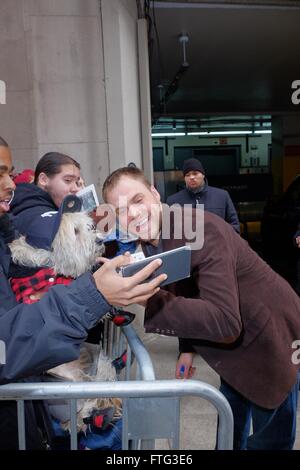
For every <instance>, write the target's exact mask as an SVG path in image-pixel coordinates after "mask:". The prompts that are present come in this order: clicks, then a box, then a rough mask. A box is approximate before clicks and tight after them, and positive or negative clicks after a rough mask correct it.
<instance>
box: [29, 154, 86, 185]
mask: <svg viewBox="0 0 300 470" xmlns="http://www.w3.org/2000/svg"><path fill="white" fill-rule="evenodd" d="M63 165H75V166H76V167H77V168H78V169H79V170H80V165H79V163H78V162H77V161H76V160H74V158H72V157H69V155H65V154H63V153H59V152H48V153H46V154H45V155H44V156H43V157H42V158H41V159H40V160H39V162H38V164H37V166H36V168H35V171H34V184H37V182H38V179H39V176H40V174H41V173H45V175H47V176H48V178H51V176H55V175H57V174H58V173H60V171H61V167H62V166H63Z"/></svg>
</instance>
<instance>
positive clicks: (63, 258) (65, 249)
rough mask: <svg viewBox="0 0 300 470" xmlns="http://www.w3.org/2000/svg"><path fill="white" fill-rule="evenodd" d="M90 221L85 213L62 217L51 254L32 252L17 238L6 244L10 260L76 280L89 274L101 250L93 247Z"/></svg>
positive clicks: (99, 245)
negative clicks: (8, 248) (50, 269)
mask: <svg viewBox="0 0 300 470" xmlns="http://www.w3.org/2000/svg"><path fill="white" fill-rule="evenodd" d="M96 239H97V233H96V231H95V229H94V228H93V221H92V219H91V218H90V217H89V216H88V215H87V214H85V213H82V212H76V213H67V214H63V216H62V220H61V223H60V226H59V230H58V232H57V234H56V236H55V239H54V241H53V243H52V250H51V251H47V250H43V249H40V248H34V247H32V246H31V245H29V244H28V243H27V242H26V238H25V237H20V238H18V239H16V240H14V241H13V242H12V243H10V244H9V246H10V250H11V254H12V260H13V262H14V263H15V264H18V265H19V266H24V267H30V268H35V267H48V268H53V269H54V271H55V272H56V273H57V274H61V275H63V276H66V277H73V278H77V277H78V276H80V275H81V274H83V273H85V272H87V271H89V270H90V269H91V268H92V267H93V265H94V264H95V259H96V257H97V256H101V254H102V252H103V248H102V245H101V244H97V243H96Z"/></svg>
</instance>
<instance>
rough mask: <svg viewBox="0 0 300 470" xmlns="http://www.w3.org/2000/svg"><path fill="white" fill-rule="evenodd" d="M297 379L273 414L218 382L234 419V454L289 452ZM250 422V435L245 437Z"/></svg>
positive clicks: (295, 405)
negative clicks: (235, 452) (259, 451)
mask: <svg viewBox="0 0 300 470" xmlns="http://www.w3.org/2000/svg"><path fill="white" fill-rule="evenodd" d="M298 382H299V377H298V381H297V383H296V384H295V385H294V387H293V388H292V390H291V391H290V393H289V395H288V397H287V398H286V400H285V401H284V402H283V403H282V404H281V405H280V406H279V407H278V408H275V409H274V410H269V409H266V408H262V407H260V406H257V405H255V404H254V403H252V402H251V401H249V400H247V399H246V398H245V397H243V396H242V395H241V394H240V393H238V392H237V391H236V390H234V389H233V388H232V387H231V386H230V385H228V384H227V383H226V382H225V381H224V380H222V379H221V387H220V392H221V393H223V395H225V397H226V398H227V400H228V401H229V404H230V406H231V409H232V413H233V418H234V442H233V448H234V450H245V449H247V450H291V449H292V448H293V446H294V442H295V436H296V419H297V402H298V388H299V383H298ZM251 418H252V425H253V434H252V435H251V436H249V432H250V424H251Z"/></svg>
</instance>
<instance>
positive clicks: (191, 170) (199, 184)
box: [167, 158, 240, 233]
mask: <svg viewBox="0 0 300 470" xmlns="http://www.w3.org/2000/svg"><path fill="white" fill-rule="evenodd" d="M182 171H183V176H184V180H185V184H186V187H185V189H182V191H179V192H178V193H176V194H172V196H169V197H168V199H167V204H169V206H171V205H173V204H180V205H181V206H184V205H185V204H190V205H191V206H192V207H193V208H195V207H197V205H199V204H204V209H205V210H206V211H208V212H212V213H213V214H216V215H218V216H220V217H222V219H224V220H225V221H226V222H228V223H229V224H230V225H232V227H233V228H234V230H235V231H236V232H237V233H240V223H239V219H238V216H237V213H236V210H235V207H234V205H233V202H232V200H231V198H230V196H229V194H228V192H227V191H225V190H224V189H220V188H214V187H213V186H209V185H208V181H207V178H206V176H205V170H204V168H203V166H202V163H201V162H200V161H199V160H197V158H189V159H188V160H185V161H184V163H183V168H182Z"/></svg>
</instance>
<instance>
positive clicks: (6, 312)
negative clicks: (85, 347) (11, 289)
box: [0, 273, 110, 383]
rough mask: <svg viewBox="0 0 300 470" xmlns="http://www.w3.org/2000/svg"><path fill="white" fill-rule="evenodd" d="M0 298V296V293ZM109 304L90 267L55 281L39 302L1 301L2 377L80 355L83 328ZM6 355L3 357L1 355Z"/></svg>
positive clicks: (5, 379) (36, 370)
mask: <svg viewBox="0 0 300 470" xmlns="http://www.w3.org/2000/svg"><path fill="white" fill-rule="evenodd" d="M1 300H2V298H1ZM109 309H110V305H109V304H108V303H107V302H106V301H105V299H104V298H103V297H102V295H101V294H100V293H99V291H98V290H97V288H96V285H95V283H94V280H93V277H92V275H91V274H90V273H87V274H84V275H83V276H81V277H79V278H78V279H76V280H75V281H74V282H72V284H70V285H69V286H63V285H57V286H53V287H52V288H51V289H50V291H49V292H48V293H47V294H46V295H45V296H44V297H43V298H42V299H41V300H40V301H39V302H37V303H35V304H32V305H26V304H18V305H17V306H15V307H14V308H11V309H5V308H4V307H3V304H2V305H1V307H0V341H1V349H2V353H3V351H4V352H5V358H3V354H1V356H2V357H1V360H2V361H1V362H5V363H4V364H0V383H5V382H11V381H13V380H16V379H19V378H22V377H25V376H29V375H36V374H39V373H42V372H43V371H45V370H47V369H49V368H51V367H55V366H56V365H58V364H62V363H64V362H68V361H72V360H74V359H76V358H77V357H78V355H79V346H80V344H81V343H82V342H83V341H84V340H85V338H86V336H87V331H88V330H89V329H90V328H91V327H92V326H94V325H95V323H96V322H97V320H99V319H100V318H101V317H102V316H103V315H104V314H105V313H106V312H107V311H108V310H109ZM3 359H4V360H3Z"/></svg>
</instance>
